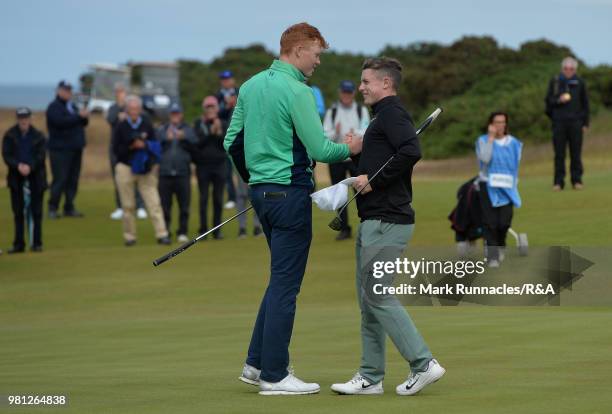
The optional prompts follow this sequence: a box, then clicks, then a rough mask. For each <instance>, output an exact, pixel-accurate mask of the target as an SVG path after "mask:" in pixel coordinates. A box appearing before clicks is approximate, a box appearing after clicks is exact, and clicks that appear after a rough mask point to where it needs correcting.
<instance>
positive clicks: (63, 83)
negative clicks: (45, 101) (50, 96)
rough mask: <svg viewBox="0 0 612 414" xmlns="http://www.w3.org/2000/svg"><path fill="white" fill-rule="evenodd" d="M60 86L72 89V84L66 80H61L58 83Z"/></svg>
mask: <svg viewBox="0 0 612 414" xmlns="http://www.w3.org/2000/svg"><path fill="white" fill-rule="evenodd" d="M57 87H58V88H62V89H70V90H72V84H71V83H70V82H68V81H66V80H61V81H60V82H59V83H58V84H57Z"/></svg>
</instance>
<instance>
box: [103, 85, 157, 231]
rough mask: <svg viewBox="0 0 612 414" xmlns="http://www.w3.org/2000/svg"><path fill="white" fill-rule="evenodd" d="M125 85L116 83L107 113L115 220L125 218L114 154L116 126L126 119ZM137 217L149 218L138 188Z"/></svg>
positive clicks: (113, 216)
mask: <svg viewBox="0 0 612 414" xmlns="http://www.w3.org/2000/svg"><path fill="white" fill-rule="evenodd" d="M126 93H127V91H126V89H125V85H123V84H122V83H117V84H116V85H115V103H113V104H112V105H111V107H110V108H109V109H108V112H107V114H106V121H107V122H108V124H109V125H110V127H111V139H110V140H109V145H108V147H109V148H108V152H109V159H110V164H111V174H112V177H113V185H114V186H115V206H116V209H115V211H113V212H112V213H111V215H110V218H111V219H113V220H121V219H122V218H123V210H122V209H121V200H120V199H119V190H117V182H116V181H115V165H116V164H117V160H116V159H115V156H114V154H113V139H112V138H113V136H114V133H115V128H116V127H117V125H118V124H119V122H121V121H123V120H125V118H126V116H127V115H126V114H125V96H126ZM143 115H144V114H143ZM136 217H138V218H139V219H146V218H147V210H145V208H144V203H143V201H142V196H141V195H140V191H138V189H136Z"/></svg>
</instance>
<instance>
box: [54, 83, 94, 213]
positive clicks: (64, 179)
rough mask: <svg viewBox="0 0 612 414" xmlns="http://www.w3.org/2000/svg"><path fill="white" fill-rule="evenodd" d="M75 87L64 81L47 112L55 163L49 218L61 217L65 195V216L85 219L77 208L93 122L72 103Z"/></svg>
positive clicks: (83, 111) (82, 110) (83, 110)
mask: <svg viewBox="0 0 612 414" xmlns="http://www.w3.org/2000/svg"><path fill="white" fill-rule="evenodd" d="M71 99H72V85H71V84H70V83H68V82H66V81H61V82H60V83H59V84H58V86H57V96H56V97H55V100H54V101H53V102H51V103H50V104H49V107H48V108H47V129H48V131H49V159H50V160H51V173H52V174H53V181H52V182H51V195H50V197H49V218H50V219H57V218H59V217H60V215H59V213H58V211H57V210H58V208H59V204H60V199H61V197H62V194H64V196H65V197H64V216H66V217H83V214H82V213H81V212H79V211H78V210H77V209H76V208H75V206H74V199H75V197H76V194H77V190H78V186H79V176H80V175H81V159H82V157H83V148H84V147H85V127H86V126H87V124H88V122H89V112H87V109H80V110H79V109H78V108H77V107H76V105H75V104H74V103H73V102H72V101H71Z"/></svg>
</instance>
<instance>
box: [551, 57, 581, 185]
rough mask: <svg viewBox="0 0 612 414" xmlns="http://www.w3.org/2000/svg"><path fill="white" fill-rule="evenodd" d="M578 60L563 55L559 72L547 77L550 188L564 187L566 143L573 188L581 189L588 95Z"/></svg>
mask: <svg viewBox="0 0 612 414" xmlns="http://www.w3.org/2000/svg"><path fill="white" fill-rule="evenodd" d="M577 69H578V62H577V61H576V59H574V58H572V57H566V58H565V59H563V62H561V73H560V74H558V75H557V76H555V77H554V78H553V79H551V80H550V82H549V84H548V93H547V94H546V114H547V115H548V116H549V117H550V119H551V120H552V128H553V147H554V150H555V177H554V182H553V191H561V190H563V187H564V186H565V151H566V148H567V147H568V146H569V153H570V175H571V180H572V186H573V187H574V189H575V190H582V188H583V184H582V173H583V168H582V158H581V157H582V155H581V152H582V135H583V133H584V132H586V130H587V129H588V127H589V97H588V94H587V89H586V85H585V83H584V80H582V79H581V78H579V77H578V76H576V70H577Z"/></svg>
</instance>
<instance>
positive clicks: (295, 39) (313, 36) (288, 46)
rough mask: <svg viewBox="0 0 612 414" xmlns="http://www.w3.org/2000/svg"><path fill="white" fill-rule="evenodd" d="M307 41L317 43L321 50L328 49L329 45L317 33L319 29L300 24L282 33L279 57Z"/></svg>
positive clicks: (304, 23) (303, 23) (319, 33)
mask: <svg viewBox="0 0 612 414" xmlns="http://www.w3.org/2000/svg"><path fill="white" fill-rule="evenodd" d="M307 41H318V42H319V44H320V45H321V47H322V48H323V49H328V48H329V44H328V43H327V41H326V40H325V38H324V37H323V35H322V34H321V32H319V29H317V28H316V27H314V26H311V25H309V24H308V23H306V22H302V23H298V24H294V25H293V26H290V27H289V28H287V30H285V31H284V32H283V35H282V36H281V39H280V47H281V48H280V53H281V55H288V54H289V53H291V51H292V50H293V48H294V47H296V46H298V45H299V44H300V43H303V42H307Z"/></svg>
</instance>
